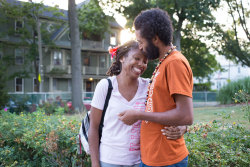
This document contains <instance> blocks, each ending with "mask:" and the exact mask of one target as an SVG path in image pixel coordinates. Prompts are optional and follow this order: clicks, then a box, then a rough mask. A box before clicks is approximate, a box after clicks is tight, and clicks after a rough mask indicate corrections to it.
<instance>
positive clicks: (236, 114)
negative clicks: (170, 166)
mask: <svg viewBox="0 0 250 167" xmlns="http://www.w3.org/2000/svg"><path fill="white" fill-rule="evenodd" d="M241 108H242V106H240V105H237V106H232V105H227V106H225V105H221V106H216V107H199V108H194V123H200V122H203V123H206V122H211V121H213V120H216V121H223V122H224V123H233V122H235V123H237V124H238V123H240V124H242V125H243V126H245V127H247V128H248V129H249V128H250V124H249V122H248V120H247V118H246V117H244V115H245V113H244V112H243V111H242V110H241ZM81 117H82V118H83V114H81V116H80V115H79V114H75V115H68V116H67V118H69V119H70V120H78V121H81Z"/></svg>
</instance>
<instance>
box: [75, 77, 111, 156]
mask: <svg viewBox="0 0 250 167" xmlns="http://www.w3.org/2000/svg"><path fill="white" fill-rule="evenodd" d="M107 80H108V83H109V86H108V93H107V96H106V99H105V103H104V107H103V111H102V118H101V122H100V125H99V141H100V140H101V137H102V128H103V121H104V116H105V113H106V110H107V107H108V103H109V99H110V96H111V92H112V90H113V86H112V83H111V80H110V79H109V78H107ZM89 114H90V111H89V112H88V113H87V114H86V116H85V117H84V118H83V120H82V124H81V127H80V131H79V134H78V137H79V146H80V148H79V151H80V154H81V153H82V149H81V144H82V146H83V148H84V151H85V152H86V153H87V154H89V143H88V131H89V127H90V119H89Z"/></svg>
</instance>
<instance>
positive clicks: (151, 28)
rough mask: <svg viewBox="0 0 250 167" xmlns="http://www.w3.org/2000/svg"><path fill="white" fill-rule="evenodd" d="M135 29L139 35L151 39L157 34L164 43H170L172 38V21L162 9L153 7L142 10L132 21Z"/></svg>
mask: <svg viewBox="0 0 250 167" xmlns="http://www.w3.org/2000/svg"><path fill="white" fill-rule="evenodd" d="M134 27H135V29H136V30H140V35H141V37H143V38H145V39H147V41H152V39H153V38H154V37H155V36H156V35H157V36H158V37H159V38H160V40H161V41H162V42H163V43H164V44H165V45H170V44H171V42H172V39H173V27H172V21H171V19H170V17H169V15H168V13H167V12H166V11H164V10H161V9H158V8H153V9H150V10H144V11H142V12H141V13H140V14H139V15H138V16H137V17H136V18H135V21H134Z"/></svg>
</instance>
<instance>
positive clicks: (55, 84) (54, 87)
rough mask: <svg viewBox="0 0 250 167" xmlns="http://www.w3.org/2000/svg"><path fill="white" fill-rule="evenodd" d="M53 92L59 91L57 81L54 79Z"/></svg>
mask: <svg viewBox="0 0 250 167" xmlns="http://www.w3.org/2000/svg"><path fill="white" fill-rule="evenodd" d="M53 90H55V91H56V90H57V79H56V78H53Z"/></svg>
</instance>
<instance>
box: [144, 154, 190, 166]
mask: <svg viewBox="0 0 250 167" xmlns="http://www.w3.org/2000/svg"><path fill="white" fill-rule="evenodd" d="M187 166H188V156H187V157H186V158H184V159H183V160H182V161H180V162H178V163H176V164H173V165H167V166H161V167H187ZM140 167H152V166H147V165H145V164H144V163H143V162H141V164H140Z"/></svg>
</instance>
